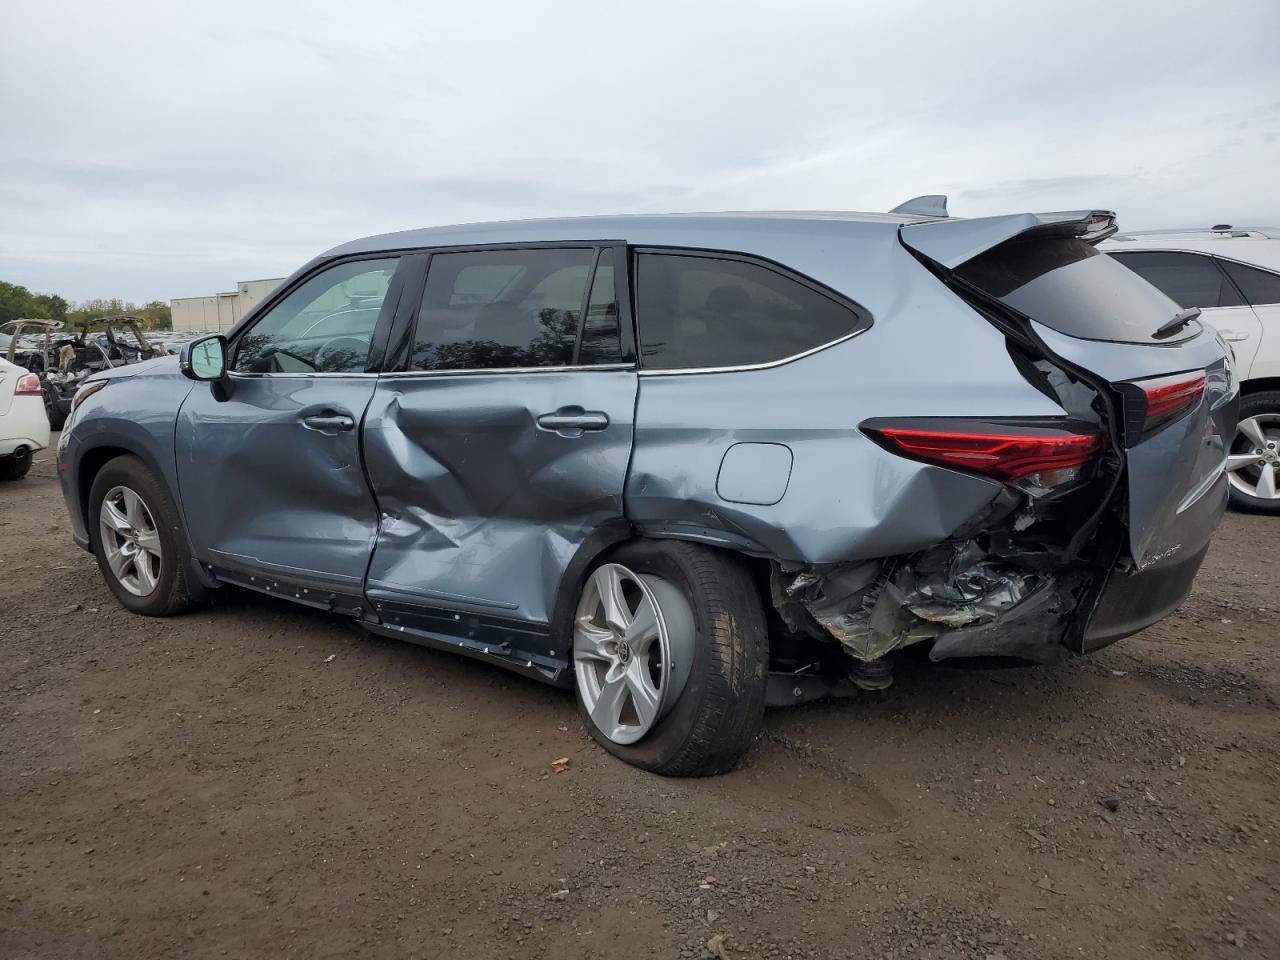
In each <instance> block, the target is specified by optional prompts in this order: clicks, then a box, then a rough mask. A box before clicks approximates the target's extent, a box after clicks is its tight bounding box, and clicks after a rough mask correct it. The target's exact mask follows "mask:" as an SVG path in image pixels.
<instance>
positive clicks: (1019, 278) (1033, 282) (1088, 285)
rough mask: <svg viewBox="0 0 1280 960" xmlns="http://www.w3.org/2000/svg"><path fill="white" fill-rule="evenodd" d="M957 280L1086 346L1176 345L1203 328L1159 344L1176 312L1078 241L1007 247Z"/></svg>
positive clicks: (1039, 240)
mask: <svg viewBox="0 0 1280 960" xmlns="http://www.w3.org/2000/svg"><path fill="white" fill-rule="evenodd" d="M1211 266H1212V264H1211ZM956 275H957V276H958V277H960V278H961V279H962V280H967V281H968V282H969V283H971V284H973V285H974V286H975V287H977V288H978V289H980V290H982V291H983V292H984V293H986V294H988V295H989V296H992V297H995V298H996V299H997V300H999V301H1001V302H1002V303H1005V304H1007V305H1008V306H1010V307H1012V308H1013V309H1014V310H1017V311H1018V312H1020V313H1023V314H1025V315H1027V316H1028V317H1031V318H1032V319H1033V320H1036V321H1038V322H1040V323H1043V324H1044V325H1045V326H1047V327H1051V328H1052V329H1054V330H1057V331H1058V332H1059V333H1065V334H1066V335H1067V336H1070V337H1079V338H1081V339H1083V340H1109V341H1113V342H1116V343H1176V342H1177V341H1179V340H1185V339H1188V338H1190V337H1193V336H1195V335H1196V334H1198V333H1199V331H1200V326H1199V324H1196V323H1188V324H1186V325H1185V326H1183V327H1182V328H1180V330H1179V331H1178V332H1177V333H1176V334H1174V335H1172V336H1167V337H1163V338H1156V337H1154V336H1153V334H1154V333H1155V332H1156V330H1158V329H1159V328H1160V326H1161V325H1162V324H1164V323H1166V322H1167V321H1169V320H1170V319H1172V318H1173V316H1174V315H1175V314H1176V313H1177V312H1178V310H1179V306H1178V305H1177V304H1176V303H1174V302H1172V301H1171V300H1170V299H1169V298H1168V297H1167V296H1165V295H1164V294H1163V293H1161V292H1160V291H1159V290H1157V289H1156V288H1155V287H1153V286H1152V285H1151V284H1150V283H1147V282H1146V281H1145V280H1143V279H1142V278H1141V277H1139V276H1138V275H1137V274H1135V273H1134V272H1133V271H1131V270H1129V269H1126V268H1125V267H1123V266H1121V265H1120V262H1119V261H1118V260H1115V259H1113V258H1112V257H1109V256H1107V255H1106V254H1103V253H1099V252H1098V250H1097V249H1096V248H1094V247H1093V245H1092V244H1088V243H1085V242H1084V241H1083V240H1079V239H1076V238H1074V237H1030V238H1027V239H1017V238H1015V239H1013V240H1007V241H1005V242H1004V243H1002V244H999V245H998V246H995V247H992V248H991V249H990V250H987V251H985V252H983V253H981V254H979V255H978V256H976V257H974V258H973V259H972V260H969V261H966V262H965V263H963V264H961V265H960V267H959V268H958V269H957V270H956Z"/></svg>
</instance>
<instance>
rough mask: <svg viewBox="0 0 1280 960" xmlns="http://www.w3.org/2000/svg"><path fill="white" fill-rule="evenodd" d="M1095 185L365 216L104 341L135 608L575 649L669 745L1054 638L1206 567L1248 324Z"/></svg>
mask: <svg viewBox="0 0 1280 960" xmlns="http://www.w3.org/2000/svg"><path fill="white" fill-rule="evenodd" d="M1114 229H1115V228H1114V224H1113V218H1112V216H1111V215H1110V214H1108V213H1105V212H1098V211H1083V212H1079V213H1058V214H1040V215H1036V214H1017V215H1012V216H1004V217H990V218H985V219H975V220H958V219H945V218H936V217H929V216H923V215H915V214H914V213H913V212H912V211H911V209H910V208H907V212H905V213H900V214H896V215H877V214H825V215H824V214H725V215H687V216H665V217H622V218H587V219H567V220H544V221H526V222H510V223H496V224H487V225H486V224H480V225H469V226H461V227H445V228H434V229H427V230H419V231H411V232H407V233H398V234H390V235H386V236H379V237H373V238H369V239H365V240H357V241H355V242H353V243H349V244H347V245H345V246H341V247H338V248H337V249H334V250H331V251H330V252H328V253H326V254H324V255H323V256H321V257H319V258H317V259H316V260H314V261H312V262H311V263H309V264H307V265H306V266H305V267H303V268H302V269H301V270H300V271H299V272H298V273H296V274H295V275H294V276H293V277H292V278H291V279H290V280H289V281H287V282H286V283H285V284H283V285H282V286H281V287H280V289H279V290H278V291H277V292H276V293H275V294H274V295H273V296H272V297H270V298H269V299H268V300H266V301H264V302H263V303H262V304H261V305H259V306H258V307H257V308H256V309H255V310H254V311H253V312H252V313H251V314H250V315H248V316H247V317H246V318H245V319H244V320H243V321H242V322H241V323H240V324H238V325H237V326H236V327H235V328H234V329H233V330H232V331H230V332H229V333H228V334H227V336H226V337H223V336H220V335H218V336H208V337H204V338H200V339H197V340H194V341H192V342H191V343H190V344H188V345H187V347H186V348H184V350H183V354H182V356H181V358H180V359H179V360H178V361H174V360H172V359H166V358H161V359H157V360H152V361H149V362H145V363H140V364H136V365H133V366H128V367H123V368H119V369H112V370H107V371H103V372H102V373H99V374H95V375H94V376H92V377H90V378H89V380H88V382H87V383H86V384H85V385H84V386H83V387H82V388H81V389H80V392H79V393H78V394H77V396H76V405H77V409H76V410H75V412H74V413H73V414H72V417H71V420H70V421H69V423H68V426H67V429H66V430H65V431H64V432H63V434H62V438H61V443H60V445H59V451H58V455H59V470H60V476H61V480H62V486H63V492H64V494H65V497H66V501H67V506H68V508H69V511H70V515H71V521H72V527H73V532H74V536H75V539H76V541H77V542H78V543H79V544H80V545H81V546H83V547H85V548H86V549H91V550H92V551H93V552H94V553H95V554H96V556H97V559H98V564H99V566H100V568H101V571H102V574H103V576H104V578H105V579H106V582H107V583H108V585H109V586H110V588H111V590H112V591H113V593H114V594H115V596H116V597H117V598H118V599H119V601H120V602H121V603H122V604H123V605H124V606H125V607H127V608H128V609H129V610H132V611H135V612H137V613H141V614H148V615H158V616H163V615H168V614H173V613H177V612H179V611H181V610H183V609H185V608H187V607H188V606H189V605H190V604H192V603H197V602H199V601H200V600H201V599H203V598H204V597H205V596H206V595H207V594H208V592H209V591H210V590H213V589H215V588H217V587H219V586H220V585H222V584H237V585H239V586H242V587H246V588H248V589H251V590H257V591H261V592H264V593H267V594H270V595H273V596H279V597H283V598H285V599H287V600H290V601H292V602H295V603H301V604H305V605H308V606H312V607H318V608H322V609H326V610H330V611H332V612H334V613H336V614H339V615H342V616H345V617H350V618H354V619H355V620H356V621H358V622H359V623H360V624H362V625H363V626H364V627H365V628H367V629H368V630H370V631H372V632H374V633H377V634H381V635H386V636H391V637H401V638H404V639H406V640H412V641H415V642H419V643H423V644H427V645H431V646H435V647H439V648H443V649H446V650H452V651H456V652H459V653H463V654H467V655H470V656H473V657H476V658H480V659H483V660H488V661H490V662H492V663H495V664H499V665H501V666H504V667H507V668H509V669H512V670H516V671H518V672H520V673H523V674H525V675H528V676H531V677H535V678H537V679H540V680H544V681H547V682H550V683H554V684H558V685H561V686H574V687H576V689H577V695H578V698H579V701H580V704H581V707H582V710H583V714H584V716H585V718H586V722H587V724H588V727H589V729H590V730H591V733H592V735H593V736H594V737H595V738H596V739H597V740H598V741H599V742H600V743H601V744H603V745H604V747H605V748H606V749H608V750H609V751H611V752H612V753H614V754H616V755H617V756H619V757H622V758H624V759H626V760H627V761H629V762H631V763H635V764H637V765H639V766H642V767H645V768H647V769H650V770H655V771H658V772H661V773H666V774H679V775H701V774H713V773H718V772H721V771H724V770H728V769H729V768H731V767H732V766H733V765H734V763H735V762H736V761H737V760H738V758H739V757H740V756H741V755H742V754H743V752H744V751H745V750H746V749H747V748H748V746H749V744H750V743H751V742H752V740H753V738H754V736H755V735H756V732H757V730H758V728H759V725H760V723H761V719H762V711H763V708H764V706H765V704H766V701H768V702H771V703H790V702H796V701H799V700H804V699H811V698H815V697H817V696H822V695H825V694H827V693H830V692H840V691H842V690H845V689H847V688H849V687H855V686H856V687H864V688H881V687H884V686H886V685H887V684H888V683H889V681H890V679H891V672H890V671H891V665H892V655H894V654H895V653H896V652H897V651H899V650H901V649H903V648H909V647H916V648H918V649H920V650H927V651H928V654H929V656H930V657H932V658H933V659H934V660H957V659H958V660H973V659H975V658H988V659H989V660H990V661H991V662H998V663H1003V662H1010V661H1016V662H1032V663H1052V662H1055V661H1058V660H1062V659H1064V658H1067V657H1069V656H1072V655H1076V654H1082V653H1087V652H1089V651H1091V650H1095V649H1097V648H1099V647H1101V646H1103V645H1105V644H1108V643H1110V642H1112V641H1114V640H1116V639H1118V638H1121V637H1124V636H1128V635H1130V634H1132V633H1134V632H1136V631H1138V630H1141V629H1142V628H1144V627H1146V626H1147V625H1149V624H1151V623H1153V622H1154V621H1156V620H1158V619H1160V618H1161V617H1163V616H1165V615H1166V614H1168V613H1169V612H1171V611H1172V610H1173V609H1175V608H1176V607H1177V606H1178V604H1180V603H1181V602H1182V600H1183V599H1184V598H1185V597H1186V595H1187V593H1188V592H1189V590H1190V589H1191V584H1192V580H1193V578H1194V577H1195V574H1196V571H1197V570H1198V568H1199V566H1200V563H1201V561H1202V559H1203V558H1204V555H1205V551H1206V549H1207V546H1208V542H1209V537H1210V535H1211V534H1212V533H1213V531H1214V529H1215V527H1216V526H1217V524H1218V522H1219V521H1220V519H1221V517H1222V514H1223V512H1224V510H1225V508H1226V500H1227V493H1226V488H1227V481H1226V477H1225V475H1224V467H1223V461H1224V455H1225V454H1224V446H1225V444H1227V443H1228V442H1229V440H1230V438H1231V437H1232V435H1233V431H1234V429H1235V416H1236V407H1237V403H1238V392H1237V386H1236V383H1235V380H1234V378H1233V376H1232V369H1231V364H1230V361H1229V357H1228V354H1227V351H1226V349H1225V346H1224V344H1223V342H1222V341H1221V340H1220V339H1219V338H1218V337H1216V336H1215V335H1214V333H1213V332H1212V331H1211V330H1209V329H1207V328H1205V327H1204V326H1203V325H1201V324H1200V323H1199V322H1198V320H1197V319H1196V314H1195V311H1186V310H1183V309H1182V308H1180V307H1179V306H1178V305H1176V304H1175V303H1173V302H1172V301H1170V300H1169V299H1168V298H1167V297H1165V296H1164V295H1163V294H1162V293H1160V292H1159V291H1158V290H1156V289H1155V288H1154V287H1152V286H1151V285H1150V284H1148V283H1145V282H1144V281H1142V280H1141V279H1140V278H1138V277H1137V276H1135V275H1134V274H1133V273H1132V272H1130V271H1129V270H1127V269H1125V268H1124V267H1122V266H1120V264H1118V263H1116V262H1115V261H1114V260H1112V259H1110V258H1109V257H1106V256H1103V255H1101V254H1100V253H1099V252H1098V250H1097V249H1096V247H1095V246H1094V244H1095V243H1096V242H1097V241H1099V240H1101V239H1102V238H1104V237H1105V236H1107V235H1108V234H1109V233H1111V232H1113V231H1114Z"/></svg>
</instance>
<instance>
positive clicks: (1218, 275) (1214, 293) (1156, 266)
mask: <svg viewBox="0 0 1280 960" xmlns="http://www.w3.org/2000/svg"><path fill="white" fill-rule="evenodd" d="M1112 256H1113V257H1115V258H1116V259H1117V260H1119V261H1120V262H1121V263H1123V264H1124V265H1125V266H1126V267H1128V268H1129V269H1130V270H1132V271H1133V272H1134V273H1136V274H1137V275H1138V276H1140V277H1142V279H1143V280H1145V281H1147V283H1149V284H1151V285H1152V286H1154V287H1157V288H1159V290H1160V291H1161V292H1162V293H1164V295H1165V296H1166V297H1168V298H1169V299H1170V300H1172V301H1173V302H1174V303H1176V304H1177V305H1178V306H1180V307H1199V308H1200V309H1201V310H1208V309H1211V308H1213V307H1238V306H1240V304H1241V300H1240V296H1239V294H1237V293H1236V290H1235V287H1233V286H1232V285H1231V281H1229V280H1228V279H1227V278H1226V277H1225V276H1224V275H1223V273H1222V271H1221V270H1219V269H1218V265H1217V264H1216V263H1214V262H1213V258H1212V257H1209V256H1206V255H1205V254H1202V253H1166V252H1164V251H1135V252H1133V253H1113V254H1112Z"/></svg>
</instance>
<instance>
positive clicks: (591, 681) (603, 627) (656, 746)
mask: <svg viewBox="0 0 1280 960" xmlns="http://www.w3.org/2000/svg"><path fill="white" fill-rule="evenodd" d="M573 661H574V674H575V678H576V680H577V689H578V703H579V706H580V708H581V710H582V713H583V716H584V717H585V719H586V722H587V726H588V728H589V729H590V731H591V735H592V736H593V737H594V738H595V739H596V741H597V742H599V743H600V744H601V745H602V746H603V747H604V748H605V749H606V750H608V751H609V752H610V753H612V754H614V755H615V756H617V757H619V758H621V759H623V760H626V761H627V762H628V763H631V764H634V765H635V766H638V767H642V768H643V769H645V770H651V771H653V772H655V773H661V774H666V775H668V776H686V777H688V776H711V775H714V774H719V773H725V772H727V771H729V770H731V769H733V767H734V766H735V765H736V764H737V762H738V760H739V759H740V758H741V757H742V755H743V754H745V753H746V752H747V750H748V749H749V748H750V746H751V743H752V741H753V740H754V739H755V737H756V734H757V733H758V732H759V730H760V725H761V723H762V722H763V719H764V699H765V685H766V681H767V676H768V662H769V649H768V638H767V634H766V631H765V621H764V612H763V610H762V608H761V604H760V597H759V594H758V592H757V589H756V586H755V584H754V582H753V581H752V579H751V576H750V574H749V572H748V571H747V569H746V567H745V566H744V565H743V563H742V561H741V560H739V559H738V558H736V557H734V556H732V555H730V554H726V553H724V552H722V551H716V550H711V549H709V548H706V547H701V546H698V545H696V544H690V543H684V542H681V541H675V540H667V541H655V542H638V543H633V544H628V545H627V546H625V547H622V548H621V549H619V550H617V551H616V552H615V553H614V554H613V555H612V556H610V557H609V559H608V562H606V563H604V564H602V565H600V566H599V567H597V568H596V569H595V570H594V571H593V572H592V574H591V575H590V576H589V577H588V578H587V581H586V583H585V584H584V585H583V588H582V593H581V594H580V597H579V601H578V607H577V612H576V615H575V619H574V637H573Z"/></svg>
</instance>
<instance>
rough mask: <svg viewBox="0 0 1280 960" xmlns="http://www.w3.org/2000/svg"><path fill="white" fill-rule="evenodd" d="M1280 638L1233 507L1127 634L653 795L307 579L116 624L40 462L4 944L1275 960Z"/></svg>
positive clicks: (466, 664)
mask: <svg viewBox="0 0 1280 960" xmlns="http://www.w3.org/2000/svg"><path fill="white" fill-rule="evenodd" d="M1278 644H1280V519H1267V518H1259V517H1244V516H1239V515H1234V514H1233V515H1230V516H1228V518H1227V521H1226V523H1225V525H1224V527H1223V528H1222V530H1221V532H1220V534H1219V535H1218V538H1217V539H1216V541H1215V543H1214V545H1213V548H1212V550H1211V552H1210V554H1209V559H1208V562H1207V564H1206V566H1205V568H1204V570H1203V572H1202V573H1201V575H1200V579H1199V581H1198V583H1197V586H1196V590H1195V593H1194V595H1193V596H1192V597H1191V599H1190V600H1189V601H1188V602H1187V604H1186V605H1185V606H1184V607H1183V609H1182V611H1181V612H1180V613H1179V614H1178V615H1177V616H1175V617H1173V618H1170V619H1169V620H1167V621H1165V622H1164V623H1161V624H1159V625H1157V626H1156V627H1154V628H1152V629H1150V630H1148V631H1146V632H1145V633H1144V634H1142V635H1141V636H1139V637H1135V638H1133V639H1130V640H1127V641H1124V642H1122V643H1120V644H1118V645H1116V646H1114V647H1112V648H1110V649H1108V650H1106V651H1104V652H1102V653H1101V654H1099V655H1097V656H1095V657H1093V658H1090V659H1084V660H1078V661H1075V662H1072V663H1068V664H1065V665H1063V666H1061V667H1057V668H1054V669H1034V670H1016V671H992V672H986V671H958V670H944V669H939V668H934V667H930V666H927V665H924V664H914V665H907V666H906V667H904V668H902V669H900V670H899V671H898V675H897V683H896V685H895V686H894V687H893V688H892V690H890V691H889V692H888V693H887V694H886V695H884V697H883V698H882V699H876V698H870V697H869V698H868V699H865V700H857V701H839V702H832V703H824V704H816V705H811V706H808V707H800V708H792V709H789V710H779V711H772V712H771V713H770V714H769V716H768V718H767V720H766V724H765V730H764V734H763V736H762V738H761V739H760V741H759V743H758V745H757V746H756V748H755V749H754V750H753V751H752V752H751V754H750V755H749V756H748V758H747V760H746V762H745V764H744V765H743V767H742V768H741V769H739V770H738V771H736V772H735V773H733V774H731V775H729V776H725V777H721V778H719V779H714V780H690V781H678V780H667V779H662V778H659V777H655V776H652V775H649V774H645V773H642V772H640V771H638V770H635V769H632V768H630V767H627V766H624V765H623V764H621V763H620V762H618V761H616V760H613V759H612V758H610V757H609V756H608V755H607V754H605V753H604V752H603V751H602V750H600V749H599V748H597V747H596V746H595V745H594V744H593V743H592V742H591V741H590V740H589V738H588V737H587V735H586V733H585V731H584V728H583V726H582V723H581V722H580V721H579V719H578V716H577V714H576V711H575V708H574V703H573V699H572V697H571V695H570V694H568V693H565V692H562V691H557V690H552V689H548V688H545V687H542V686H539V685H536V684H534V683H532V682H529V681H525V680H522V679H520V678H517V677H515V676H512V675H508V674H505V673H503V672H501V671H499V670H497V669H496V668H491V667H488V666H486V665H484V664H479V663H476V662H473V661H468V660H463V659H459V658H451V657H449V656H447V655H444V654H439V653H435V652H432V651H428V650H425V649H421V648H418V647H414V646H411V645H408V644H399V643H394V642H390V641H382V640H372V639H364V638H361V637H360V636H358V635H356V634H355V633H353V632H352V631H350V630H348V629H346V628H344V627H343V626H342V625H341V624H340V623H339V622H337V621H336V620H333V619H330V618H328V617H326V616H324V615H321V614H318V613H314V612H311V611H308V610H305V609H299V608H295V607H292V606H290V605H288V604H286V603H285V602H283V601H276V600H272V599H267V598H258V597H256V596H252V595H249V594H244V593H234V594H232V595H230V596H227V597H226V598H225V599H223V600H222V601H221V602H220V603H219V604H218V606H216V607H215V608H213V609H209V610H204V611H201V612H198V613H194V614H190V615H187V616H184V617H181V618H178V619H174V620H169V621H162V620H147V619H143V618H137V617H133V616H131V615H129V614H127V613H125V612H124V611H123V610H121V609H120V608H118V607H117V606H116V604H115V603H114V602H113V600H112V599H111V597H110V595H109V594H108V592H107V590H106V588H105V587H104V586H103V584H102V581H101V580H100V578H99V576H98V572H97V569H96V567H95V566H94V564H93V561H92V559H91V558H90V557H89V555H88V554H85V553H82V552H81V551H79V550H78V549H77V548H76V547H75V546H74V544H73V543H72V542H71V538H70V535H69V531H68V526H67V522H66V519H65V517H64V511H63V506H62V502H61V498H60V496H59V493H58V489H57V484H56V481H55V480H54V471H53V464H52V462H51V460H50V459H46V460H45V461H44V462H42V463H39V464H37V466H36V468H35V470H34V472H33V476H32V478H30V479H28V480H26V481H24V482H22V483H18V484H6V485H5V487H4V489H3V490H0V956H2V957H6V958H9V960H19V958H40V960H47V958H75V957H86V958H115V957H120V958H130V960H136V958H144V957H170V956H172V957H178V956H182V957H268V956H270V957H301V958H320V957H345V956H360V957H362V958H380V957H423V958H436V957H453V956H457V957H468V958H470V957H476V958H481V957H483V958H502V957H513V958H524V957H544V956H556V957H557V958H570V960H572V958H588V957H715V956H723V957H732V958H737V957H796V958H800V957H876V958H907V957H911V958H930V957H976V958H980V960H986V958H991V957H1000V958H1057V957H1113V958H1121V957H1124V958H1129V957H1232V958H1237V957H1277V956H1280V857H1278V855H1277V854H1278V853H1280V850H1278V847H1280V835H1278V831H1277V827H1278V826H1280V803H1278V802H1277V787H1278V786H1280V764H1278V761H1280V712H1278V711H1277V700H1278V699H1280V649H1277V647H1278ZM562 756H568V757H569V758H570V764H569V767H568V769H567V770H566V771H565V772H563V773H554V772H552V767H551V763H552V761H553V760H555V759H556V758H558V757H562ZM1100 801H1106V805H1104V803H1102V802H1100ZM1108 805H1109V806H1111V807H1114V810H1111V809H1108Z"/></svg>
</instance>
